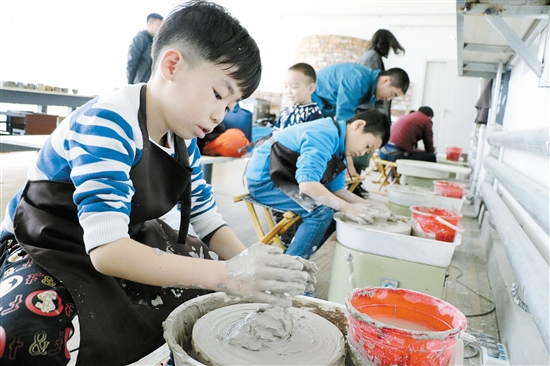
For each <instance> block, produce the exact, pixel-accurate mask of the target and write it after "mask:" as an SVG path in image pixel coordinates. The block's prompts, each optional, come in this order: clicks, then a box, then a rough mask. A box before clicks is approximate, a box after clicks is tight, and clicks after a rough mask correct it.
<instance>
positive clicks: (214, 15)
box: [151, 0, 262, 99]
mask: <svg viewBox="0 0 550 366" xmlns="http://www.w3.org/2000/svg"><path fill="white" fill-rule="evenodd" d="M169 48H175V49H177V50H178V51H180V52H181V53H182V54H183V55H184V57H185V58H186V61H187V62H188V63H189V65H190V67H193V66H195V65H197V64H198V63H199V62H201V61H206V62H210V63H213V64H215V65H224V66H227V69H232V71H231V72H230V73H229V76H231V77H232V78H233V79H235V81H236V82H237V85H238V86H239V88H240V89H241V91H242V93H243V97H242V98H243V99H245V98H248V97H249V96H250V95H251V94H252V93H253V92H254V91H255V90H256V88H257V87H258V85H259V84H260V78H261V74H262V65H261V59H260V50H259V49H258V46H257V45H256V42H255V41H254V39H252V37H251V36H250V35H249V34H248V31H247V30H246V29H245V28H244V27H243V26H242V25H241V24H240V23H239V21H238V20H237V19H235V18H234V17H233V16H232V15H231V14H229V12H228V11H227V10H226V9H225V8H224V7H222V6H220V5H218V4H214V3H211V2H208V1H203V0H199V1H188V2H185V3H183V4H180V5H176V6H175V7H174V9H173V10H172V11H171V12H170V14H168V16H167V17H166V19H165V20H164V21H163V22H162V24H161V26H160V28H159V31H158V33H157V35H156V36H155V38H154V41H153V46H152V51H151V58H152V59H153V71H154V70H155V68H156V66H157V62H158V59H159V58H160V57H161V55H162V53H163V52H164V51H165V50H167V49H169Z"/></svg>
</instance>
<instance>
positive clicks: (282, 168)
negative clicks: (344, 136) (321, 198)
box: [269, 121, 346, 212]
mask: <svg viewBox="0 0 550 366" xmlns="http://www.w3.org/2000/svg"><path fill="white" fill-rule="evenodd" d="M333 122H334V125H335V126H336V130H337V131H338V136H340V128H339V127H338V123H337V122H335V121H333ZM272 142H273V144H272V145H271V154H270V156H269V164H270V167H269V175H270V176H271V180H272V181H273V184H274V185H275V186H276V187H277V188H279V189H280V190H281V191H283V192H284V193H285V194H286V195H287V196H288V197H290V198H291V199H292V200H293V201H295V202H296V203H298V204H299V205H300V206H302V208H303V209H304V210H306V211H308V212H311V211H313V210H314V209H315V208H317V207H318V206H319V205H320V204H319V203H317V202H316V201H315V200H314V199H313V198H311V197H310V196H308V195H307V194H305V193H303V192H302V191H300V187H299V185H298V182H297V181H296V178H295V176H296V170H297V167H296V162H297V161H298V158H299V157H300V153H299V152H296V151H292V150H291V149H289V148H288V147H286V146H284V145H283V144H281V143H279V142H278V141H275V140H274V139H273V138H272ZM343 159H344V157H343V156H338V155H336V154H335V155H333V156H332V158H331V159H330V160H329V162H328V163H327V168H326V169H325V172H324V173H323V177H322V178H321V182H320V183H321V184H328V183H330V182H332V181H333V180H334V179H335V178H336V177H337V176H338V175H339V174H340V173H342V172H343V171H344V170H345V169H346V165H345V164H344V162H343Z"/></svg>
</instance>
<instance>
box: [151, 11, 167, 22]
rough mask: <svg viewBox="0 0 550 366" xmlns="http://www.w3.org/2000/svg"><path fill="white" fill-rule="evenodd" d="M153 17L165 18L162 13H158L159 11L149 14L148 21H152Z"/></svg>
mask: <svg viewBox="0 0 550 366" xmlns="http://www.w3.org/2000/svg"><path fill="white" fill-rule="evenodd" d="M153 19H158V20H164V18H163V17H162V15H160V14H157V13H151V14H149V15H147V23H149V21H151V20H153Z"/></svg>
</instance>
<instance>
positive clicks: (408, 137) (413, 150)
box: [379, 107, 436, 163]
mask: <svg viewBox="0 0 550 366" xmlns="http://www.w3.org/2000/svg"><path fill="white" fill-rule="evenodd" d="M433 116H434V112H433V110H432V109H431V108H430V107H420V108H418V112H413V113H409V114H407V115H405V116H403V117H401V118H399V119H398V120H397V122H395V123H394V124H393V125H392V126H391V137H390V142H389V143H388V144H386V146H384V147H382V148H381V149H380V152H379V155H380V159H383V160H389V161H396V160H397V159H410V160H423V161H431V162H433V163H435V162H436V156H435V148H434V142H433V130H432V126H433V122H432V117H433ZM420 140H422V141H423V142H424V149H425V150H418V149H417V143H418V141H420Z"/></svg>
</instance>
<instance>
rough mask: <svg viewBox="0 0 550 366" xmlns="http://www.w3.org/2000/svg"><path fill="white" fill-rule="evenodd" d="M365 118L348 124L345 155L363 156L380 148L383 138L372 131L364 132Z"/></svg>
mask: <svg viewBox="0 0 550 366" xmlns="http://www.w3.org/2000/svg"><path fill="white" fill-rule="evenodd" d="M365 123H366V122H365V120H362V119H358V120H355V121H353V122H352V123H350V124H348V125H347V126H346V142H345V144H346V147H345V150H346V151H345V153H344V154H345V155H346V156H351V157H354V158H355V157H358V156H363V155H365V154H366V153H368V152H371V151H373V150H376V149H378V148H379V147H380V146H381V145H382V138H380V137H378V136H375V135H373V134H372V133H370V132H366V133H365V132H363V127H364V126H365Z"/></svg>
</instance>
